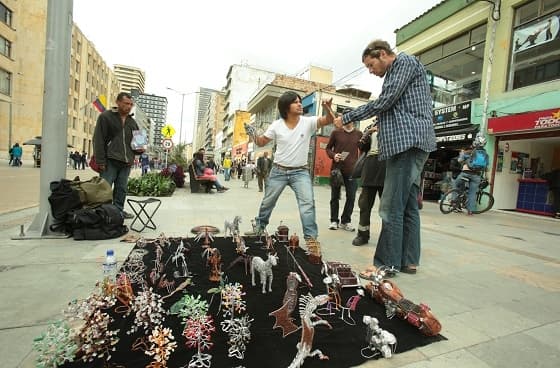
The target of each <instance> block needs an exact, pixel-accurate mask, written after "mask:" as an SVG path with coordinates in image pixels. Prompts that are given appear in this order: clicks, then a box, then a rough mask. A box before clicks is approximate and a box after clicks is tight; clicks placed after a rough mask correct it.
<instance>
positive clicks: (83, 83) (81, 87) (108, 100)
mask: <svg viewBox="0 0 560 368" xmlns="http://www.w3.org/2000/svg"><path fill="white" fill-rule="evenodd" d="M120 88H121V85H120V83H119V81H118V80H117V78H116V77H115V75H114V73H113V71H112V69H111V68H110V67H109V66H108V65H107V63H106V62H105V61H104V60H103V58H102V57H101V55H100V54H99V53H98V52H97V50H96V49H95V47H94V45H93V44H92V43H91V42H90V41H89V40H88V39H87V38H86V37H85V36H84V34H83V33H82V31H81V30H80V29H79V28H78V26H77V25H76V24H74V25H73V27H72V46H71V51H70V86H69V88H68V129H67V130H68V144H70V145H71V146H72V148H71V149H72V150H75V151H76V150H77V151H80V152H82V151H83V152H86V153H88V155H90V154H91V153H92V152H93V144H92V139H93V131H94V130H95V123H96V121H97V117H98V115H99V113H100V112H99V111H98V110H97V109H96V108H95V107H94V105H93V102H94V101H95V100H96V99H101V100H104V102H105V104H106V106H105V108H106V109H109V108H111V107H112V106H116V104H115V99H116V97H117V94H118V93H119V92H120Z"/></svg>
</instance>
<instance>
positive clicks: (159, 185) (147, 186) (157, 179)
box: [128, 171, 176, 197]
mask: <svg viewBox="0 0 560 368" xmlns="http://www.w3.org/2000/svg"><path fill="white" fill-rule="evenodd" d="M175 188H176V186H175V182H174V181H173V179H172V178H170V177H166V176H163V175H161V174H160V173H159V172H154V171H151V172H149V173H147V174H146V175H143V176H140V177H137V178H130V179H129V180H128V194H129V195H133V196H139V197H169V196H171V195H172V194H173V192H174V191H175Z"/></svg>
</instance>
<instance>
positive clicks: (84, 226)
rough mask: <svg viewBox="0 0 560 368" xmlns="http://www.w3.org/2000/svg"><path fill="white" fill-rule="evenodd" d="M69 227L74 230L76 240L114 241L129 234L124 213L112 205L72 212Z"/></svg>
mask: <svg viewBox="0 0 560 368" xmlns="http://www.w3.org/2000/svg"><path fill="white" fill-rule="evenodd" d="M67 226H68V227H70V228H71V229H72V236H73V237H74V240H103V239H113V238H118V237H119V236H122V235H124V234H126V233H127V232H128V227H127V226H125V225H124V217H123V215H122V212H121V211H120V210H119V209H118V208H117V207H116V206H115V205H113V204H111V203H106V204H102V205H101V206H98V207H95V208H82V209H79V210H75V211H72V212H71V213H70V214H69V215H68V219H67Z"/></svg>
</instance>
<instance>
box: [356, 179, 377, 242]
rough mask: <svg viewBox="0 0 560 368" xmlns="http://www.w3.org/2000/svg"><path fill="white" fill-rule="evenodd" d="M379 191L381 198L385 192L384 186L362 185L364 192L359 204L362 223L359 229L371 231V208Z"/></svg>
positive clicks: (361, 194)
mask: <svg viewBox="0 0 560 368" xmlns="http://www.w3.org/2000/svg"><path fill="white" fill-rule="evenodd" d="M378 193H379V198H381V195H382V194H383V187H381V186H377V187H362V193H360V198H358V206H359V207H360V224H359V225H358V230H359V231H367V232H369V224H370V219H371V209H372V208H373V205H374V204H375V196H376V195H377V194H378Z"/></svg>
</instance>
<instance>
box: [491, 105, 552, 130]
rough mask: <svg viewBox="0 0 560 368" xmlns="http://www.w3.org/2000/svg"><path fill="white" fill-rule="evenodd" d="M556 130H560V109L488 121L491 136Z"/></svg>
mask: <svg viewBox="0 0 560 368" xmlns="http://www.w3.org/2000/svg"><path fill="white" fill-rule="evenodd" d="M556 129H560V108H556V109H550V110H543V111H535V112H528V113H525V114H517V115H509V116H502V117H499V118H490V119H488V133H490V134H501V133H513V132H528V131H529V132H537V131H543V130H556Z"/></svg>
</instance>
